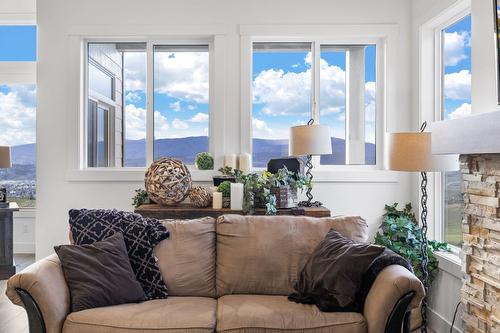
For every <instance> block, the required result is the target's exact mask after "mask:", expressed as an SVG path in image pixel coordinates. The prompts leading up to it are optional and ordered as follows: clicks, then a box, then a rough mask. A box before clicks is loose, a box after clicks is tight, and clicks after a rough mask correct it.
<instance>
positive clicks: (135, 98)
mask: <svg viewBox="0 0 500 333" xmlns="http://www.w3.org/2000/svg"><path fill="white" fill-rule="evenodd" d="M140 100H141V96H140V95H139V92H137V91H129V92H128V93H127V94H126V95H125V101H126V102H130V103H136V102H139V101H140Z"/></svg>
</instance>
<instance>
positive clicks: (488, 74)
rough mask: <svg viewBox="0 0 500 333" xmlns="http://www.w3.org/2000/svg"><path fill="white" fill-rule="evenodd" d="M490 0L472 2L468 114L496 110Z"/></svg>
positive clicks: (493, 35) (492, 21)
mask: <svg viewBox="0 0 500 333" xmlns="http://www.w3.org/2000/svg"><path fill="white" fill-rule="evenodd" d="M493 15H494V14H493V0H473V1H472V113H483V112H491V111H499V110H500V106H499V105H498V99H497V72H496V68H497V65H496V61H497V57H496V49H495V46H496V44H495V25H494V22H495V21H494V16H493Z"/></svg>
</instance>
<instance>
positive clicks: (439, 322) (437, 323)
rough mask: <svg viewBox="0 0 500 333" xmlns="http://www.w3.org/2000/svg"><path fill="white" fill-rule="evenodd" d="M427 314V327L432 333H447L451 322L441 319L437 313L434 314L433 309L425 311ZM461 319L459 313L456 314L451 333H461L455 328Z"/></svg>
mask: <svg viewBox="0 0 500 333" xmlns="http://www.w3.org/2000/svg"><path fill="white" fill-rule="evenodd" d="M427 311H428V312H427V313H428V314H429V327H430V328H431V329H432V330H433V331H434V332H449V331H450V327H451V322H449V321H448V320H446V319H445V318H443V316H441V315H440V314H439V313H437V312H435V311H434V310H433V309H427ZM461 321H462V318H461V317H460V313H457V318H456V319H455V326H454V327H453V333H463V332H462V331H461V330H460V329H458V328H457V323H460V322H461Z"/></svg>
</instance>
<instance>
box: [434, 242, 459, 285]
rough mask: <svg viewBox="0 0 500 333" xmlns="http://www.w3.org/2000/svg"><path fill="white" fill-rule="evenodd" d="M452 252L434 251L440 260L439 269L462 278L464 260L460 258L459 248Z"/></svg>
mask: <svg viewBox="0 0 500 333" xmlns="http://www.w3.org/2000/svg"><path fill="white" fill-rule="evenodd" d="M454 250H455V249H452V251H451V252H444V251H437V252H434V255H435V256H436V258H437V260H438V262H439V269H441V270H443V271H445V272H447V273H449V274H451V275H453V276H454V277H456V278H458V279H461V278H462V260H461V259H460V255H459V250H458V248H457V249H456V251H454Z"/></svg>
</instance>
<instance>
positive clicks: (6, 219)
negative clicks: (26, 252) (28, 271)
mask: <svg viewBox="0 0 500 333" xmlns="http://www.w3.org/2000/svg"><path fill="white" fill-rule="evenodd" d="M18 210H19V207H18V206H17V204H16V203H15V202H11V203H9V207H7V208H0V280H5V279H8V278H10V277H11V276H12V275H14V274H16V266H15V265H14V253H13V240H12V238H13V233H14V230H13V228H14V226H13V221H14V218H13V217H14V212H17V211H18Z"/></svg>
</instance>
